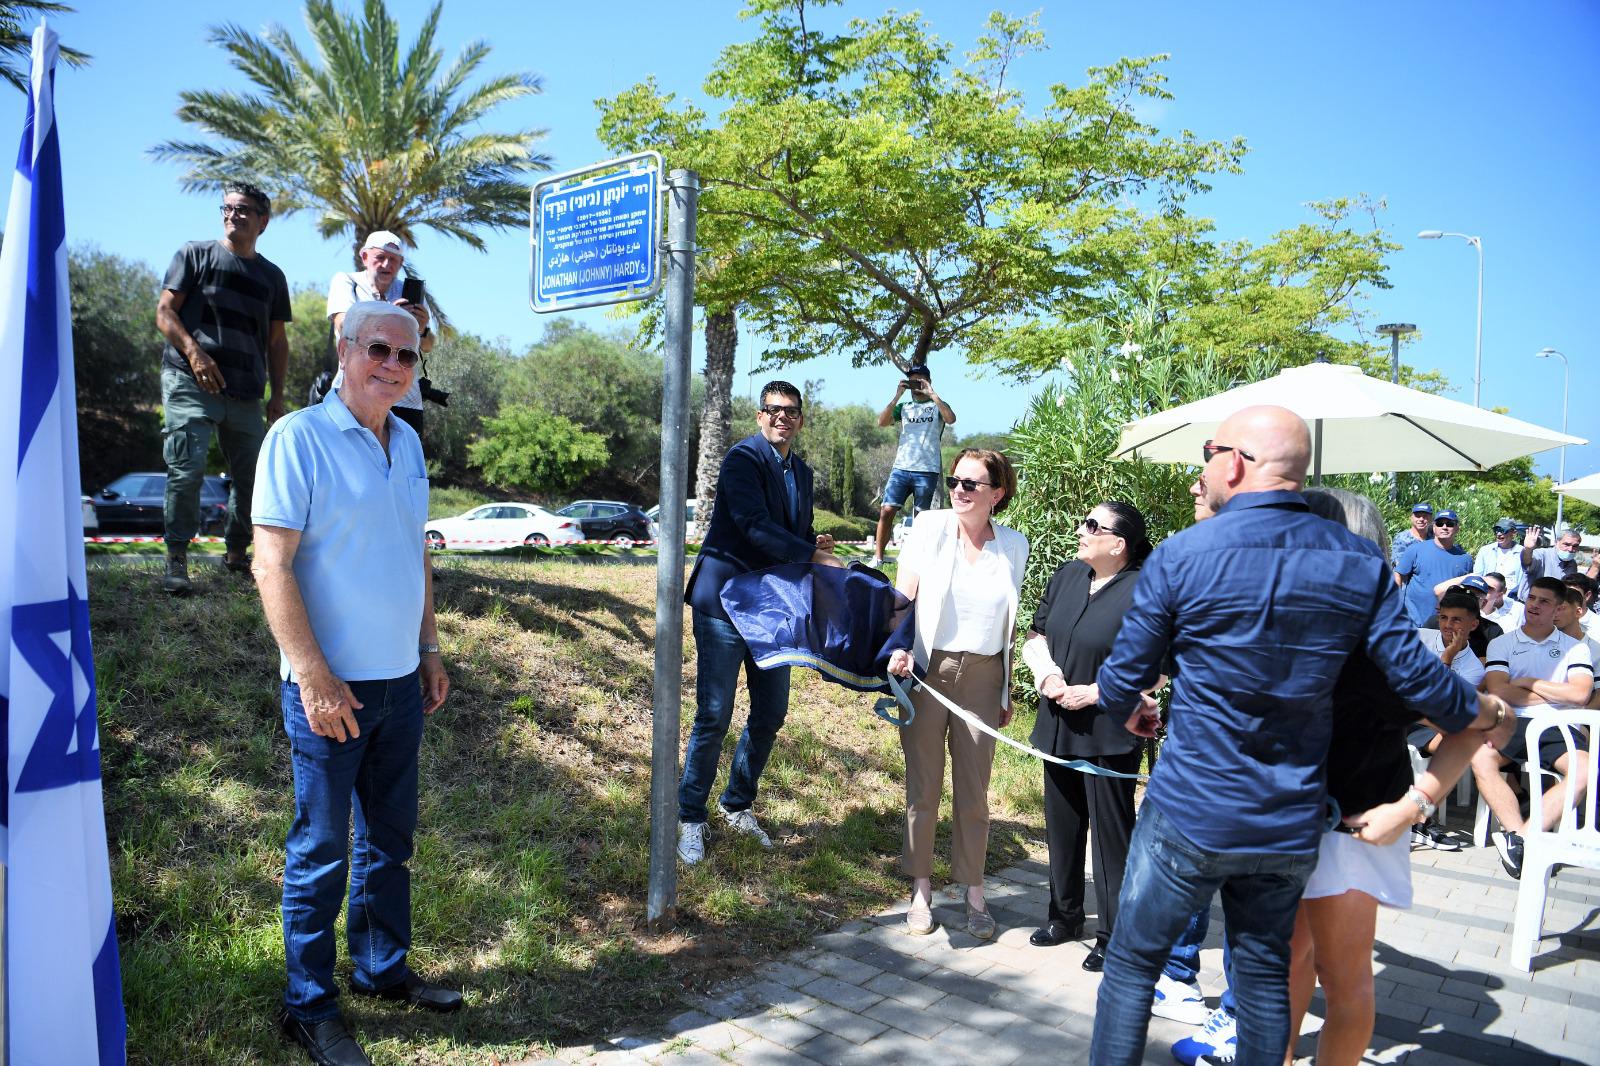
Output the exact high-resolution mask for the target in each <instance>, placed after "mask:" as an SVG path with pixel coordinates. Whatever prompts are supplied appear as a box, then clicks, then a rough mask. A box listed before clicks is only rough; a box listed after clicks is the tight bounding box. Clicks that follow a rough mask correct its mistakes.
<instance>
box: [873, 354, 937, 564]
mask: <svg viewBox="0 0 1600 1066" xmlns="http://www.w3.org/2000/svg"><path fill="white" fill-rule="evenodd" d="M907 392H909V393H911V398H910V399H909V400H906V401H904V402H902V401H901V399H900V397H902V396H904V395H905V394H906V393H907ZM896 422H898V423H900V446H899V447H898V448H897V449H895V453H894V467H893V469H891V470H890V471H889V480H888V481H886V482H885V483H884V486H883V507H882V508H881V509H880V510H879V511H878V531H877V538H878V539H877V547H875V548H874V549H873V553H872V565H873V566H874V567H881V566H882V565H883V553H884V551H885V549H887V548H888V546H889V531H890V529H891V528H892V527H893V526H894V515H895V512H896V511H898V510H899V509H900V505H901V504H903V503H905V502H906V497H907V496H910V497H911V503H912V506H914V507H915V508H916V511H913V512H912V513H913V514H916V513H918V512H921V511H926V510H928V509H929V508H930V507H932V506H933V496H934V492H935V491H936V490H937V489H938V487H939V471H941V470H943V469H944V460H943V458H941V457H940V454H939V441H940V440H941V439H942V438H943V437H944V427H945V426H953V425H955V423H956V413H955V412H954V411H952V410H951V409H950V405H949V404H947V403H945V402H944V400H942V399H940V398H939V394H938V393H937V392H934V391H933V374H932V373H931V372H930V371H929V370H928V368H927V366H926V365H924V364H922V363H917V364H915V365H913V366H912V367H911V368H910V369H908V370H907V371H906V373H905V377H903V378H901V379H900V384H899V386H898V387H896V389H895V390H894V399H892V400H890V401H889V405H888V406H887V407H885V408H884V409H883V410H882V411H879V412H878V427H879V428H880V429H886V428H888V427H889V426H892V425H894V424H895V423H896Z"/></svg>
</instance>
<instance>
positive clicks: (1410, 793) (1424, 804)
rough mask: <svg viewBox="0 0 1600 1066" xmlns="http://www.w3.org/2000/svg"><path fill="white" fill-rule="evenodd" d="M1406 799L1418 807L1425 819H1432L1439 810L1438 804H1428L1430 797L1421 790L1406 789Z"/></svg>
mask: <svg viewBox="0 0 1600 1066" xmlns="http://www.w3.org/2000/svg"><path fill="white" fill-rule="evenodd" d="M1406 799H1408V800H1410V801H1411V802H1412V803H1415V804H1416V805H1417V810H1419V811H1421V812H1422V816H1423V817H1424V818H1432V817H1433V812H1434V811H1436V810H1438V809H1439V805H1438V804H1436V803H1430V802H1428V797H1427V796H1425V795H1423V794H1422V790H1421V789H1419V788H1408V789H1406Z"/></svg>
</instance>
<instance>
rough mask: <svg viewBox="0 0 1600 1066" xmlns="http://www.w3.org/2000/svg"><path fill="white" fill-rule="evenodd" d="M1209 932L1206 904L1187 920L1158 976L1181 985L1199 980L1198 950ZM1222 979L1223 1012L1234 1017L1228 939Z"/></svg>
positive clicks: (1225, 944) (1223, 957)
mask: <svg viewBox="0 0 1600 1066" xmlns="http://www.w3.org/2000/svg"><path fill="white" fill-rule="evenodd" d="M1210 932H1211V901H1210V900H1206V901H1205V903H1203V904H1201V905H1200V909H1199V910H1197V911H1195V912H1194V913H1193V914H1191V915H1190V916H1189V924H1187V925H1185V926H1184V927H1183V932H1182V933H1180V934H1179V935H1178V942H1177V943H1176V944H1174V945H1172V951H1171V953H1170V954H1168V955H1167V962H1166V965H1165V966H1163V967H1162V968H1161V972H1162V973H1164V974H1166V975H1167V976H1168V977H1170V978H1172V979H1173V980H1174V981H1182V982H1183V983H1184V984H1193V983H1194V982H1195V981H1196V980H1198V979H1199V977H1200V947H1201V945H1203V944H1204V943H1205V942H1206V936H1207V935H1208V934H1209V933H1210ZM1222 979H1223V981H1225V982H1226V986H1225V987H1224V988H1223V989H1222V1009H1223V1010H1225V1011H1227V1012H1228V1013H1229V1014H1237V1013H1238V1009H1237V1008H1236V1007H1235V1006H1234V999H1233V950H1232V949H1231V948H1229V947H1228V941H1227V938H1226V937H1224V938H1223V941H1222Z"/></svg>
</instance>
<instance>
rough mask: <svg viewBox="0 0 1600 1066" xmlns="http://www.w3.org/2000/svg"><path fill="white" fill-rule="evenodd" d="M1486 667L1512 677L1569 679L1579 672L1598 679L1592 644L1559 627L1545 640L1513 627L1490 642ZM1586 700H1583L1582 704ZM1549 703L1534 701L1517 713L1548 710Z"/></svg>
mask: <svg viewBox="0 0 1600 1066" xmlns="http://www.w3.org/2000/svg"><path fill="white" fill-rule="evenodd" d="M1484 669H1485V671H1488V672H1492V671H1499V672H1500V673H1502V674H1505V675H1507V676H1508V677H1537V678H1539V679H1541V680H1544V681H1557V682H1563V681H1567V680H1568V679H1569V678H1570V677H1571V675H1572V674H1573V673H1575V672H1577V673H1582V674H1584V675H1586V676H1588V678H1589V679H1590V683H1591V684H1592V683H1593V680H1594V660H1593V658H1592V657H1591V656H1590V654H1589V646H1588V644H1586V643H1584V642H1583V641H1581V640H1579V639H1577V638H1576V637H1569V636H1567V635H1566V634H1565V633H1563V632H1561V631H1560V630H1558V629H1553V630H1551V631H1550V635H1549V636H1548V637H1545V638H1544V639H1543V640H1534V639H1533V638H1532V637H1530V636H1528V633H1527V630H1526V629H1513V630H1512V631H1511V632H1509V633H1504V634H1501V635H1500V636H1498V637H1495V638H1494V639H1493V640H1491V641H1490V642H1489V657H1488V659H1487V660H1486V661H1485V663H1484ZM1583 702H1585V701H1581V700H1580V701H1579V705H1580V706H1581V705H1582V703H1583ZM1549 708H1550V705H1549V704H1547V703H1530V704H1528V705H1527V706H1526V707H1518V708H1516V712H1517V717H1519V718H1527V717H1530V716H1531V715H1533V714H1535V713H1537V712H1539V711H1543V710H1548V709H1549Z"/></svg>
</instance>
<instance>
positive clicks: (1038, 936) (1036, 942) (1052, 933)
mask: <svg viewBox="0 0 1600 1066" xmlns="http://www.w3.org/2000/svg"><path fill="white" fill-rule="evenodd" d="M1082 935H1083V923H1082V922H1079V923H1078V924H1077V925H1068V924H1067V923H1066V922H1049V923H1046V924H1045V925H1041V926H1040V927H1039V928H1037V929H1035V930H1034V931H1033V935H1032V936H1030V937H1029V938H1028V943H1030V944H1032V945H1033V946H1034V947H1036V948H1053V947H1055V946H1056V945H1057V944H1065V943H1066V942H1067V941H1069V940H1076V939H1078V938H1079V937H1080V936H1082Z"/></svg>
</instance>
